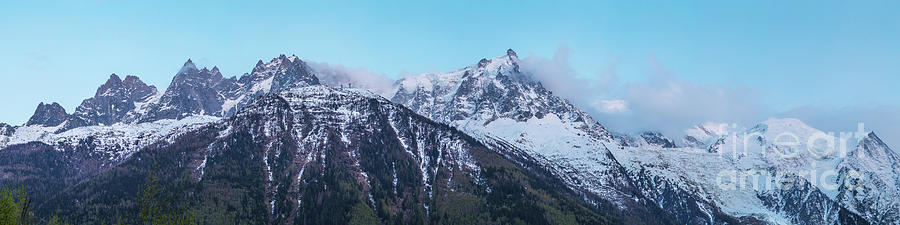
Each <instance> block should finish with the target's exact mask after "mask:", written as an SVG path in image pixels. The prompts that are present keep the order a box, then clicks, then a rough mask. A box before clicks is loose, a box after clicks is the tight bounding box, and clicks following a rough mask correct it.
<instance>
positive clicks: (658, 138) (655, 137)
mask: <svg viewBox="0 0 900 225" xmlns="http://www.w3.org/2000/svg"><path fill="white" fill-rule="evenodd" d="M641 138H643V139H644V141H645V142H647V144H650V145H652V146H657V147H661V148H675V147H677V146H675V142H673V141H672V140H670V139H669V138H668V137H666V136H665V135H663V134H662V133H660V132H656V131H644V132H641Z"/></svg>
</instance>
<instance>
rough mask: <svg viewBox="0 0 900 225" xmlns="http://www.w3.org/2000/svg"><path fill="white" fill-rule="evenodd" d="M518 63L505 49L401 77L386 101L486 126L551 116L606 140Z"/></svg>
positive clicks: (437, 117) (599, 128)
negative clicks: (447, 69) (466, 63)
mask: <svg viewBox="0 0 900 225" xmlns="http://www.w3.org/2000/svg"><path fill="white" fill-rule="evenodd" d="M518 63H519V61H518V56H517V55H516V54H515V52H514V51H511V50H507V51H506V52H505V54H503V55H500V56H497V57H494V58H491V59H482V60H480V61H478V62H477V63H476V64H474V65H470V66H467V67H465V68H463V69H460V70H456V71H453V72H449V73H441V74H422V75H418V76H412V77H407V78H404V79H403V80H401V81H398V83H399V85H398V88H397V91H396V92H395V93H394V96H393V97H392V98H391V99H392V101H395V102H399V103H401V104H404V105H406V106H407V107H409V108H411V109H413V110H415V111H416V112H418V113H420V114H423V115H426V116H429V117H431V118H432V119H434V120H438V121H442V122H448V123H452V122H454V121H463V120H471V121H473V122H474V121H478V123H481V124H484V125H487V124H490V123H492V122H493V121H496V120H498V119H502V118H508V119H512V120H515V121H517V122H526V121H528V120H529V119H532V118H535V119H543V118H545V116H547V115H551V114H552V115H553V117H556V118H559V119H560V120H561V121H563V122H564V123H571V124H574V125H573V126H576V127H578V128H579V129H582V130H591V131H590V132H589V133H593V134H596V135H592V136H595V137H598V138H599V137H601V136H602V139H611V135H610V134H609V133H608V132H607V131H606V130H605V129H604V128H602V126H601V125H600V124H599V123H597V122H596V121H594V120H593V119H591V118H590V116H589V115H587V113H585V112H583V111H581V110H579V109H577V108H575V107H574V106H573V105H572V104H570V103H569V102H568V101H566V100H565V99H562V98H560V97H558V96H555V95H553V94H552V92H550V91H549V90H547V89H545V88H544V86H543V85H542V84H541V83H540V82H538V81H535V80H534V79H530V78H531V76H530V75H529V74H526V73H525V72H522V71H520V70H519V64H518ZM473 124H474V123H473Z"/></svg>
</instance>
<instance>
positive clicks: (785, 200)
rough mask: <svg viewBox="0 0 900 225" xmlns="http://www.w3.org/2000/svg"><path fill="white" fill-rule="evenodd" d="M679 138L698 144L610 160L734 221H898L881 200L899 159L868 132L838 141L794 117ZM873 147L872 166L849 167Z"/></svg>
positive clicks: (698, 130) (703, 128)
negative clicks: (689, 194) (688, 192)
mask: <svg viewBox="0 0 900 225" xmlns="http://www.w3.org/2000/svg"><path fill="white" fill-rule="evenodd" d="M686 133H687V136H686V137H685V140H688V139H692V140H697V141H695V142H694V143H695V144H694V145H691V146H688V147H682V148H673V149H665V150H658V149H656V150H648V149H646V148H631V147H628V148H625V149H624V150H625V151H623V152H615V153H617V154H616V157H617V158H618V159H620V160H621V161H622V162H623V164H626V165H627V167H629V168H630V169H632V170H642V171H650V172H651V173H654V174H659V176H661V177H669V179H670V180H676V181H677V182H674V184H675V185H679V186H682V187H683V188H684V189H693V190H697V191H696V193H698V195H699V196H701V197H702V198H704V199H708V200H709V201H711V202H714V203H715V204H716V205H718V206H720V207H721V208H722V209H723V210H724V211H725V212H727V213H728V214H730V215H735V216H738V217H745V216H752V217H756V218H759V219H760V220H763V221H767V222H772V223H783V224H821V223H851V222H853V223H856V222H861V221H862V220H865V221H866V222H869V223H874V224H896V223H897V220H896V219H892V217H893V216H896V205H897V201H896V200H894V199H896V198H891V197H887V196H891V195H896V193H897V190H900V185H898V184H897V182H896V181H895V180H892V179H893V178H896V177H898V174H900V172H897V171H896V170H895V169H893V168H896V166H893V165H896V164H897V162H900V161H898V160H896V158H897V157H896V153H894V152H893V151H891V150H890V149H889V148H887V145H885V144H884V143H883V142H881V141H880V140H878V138H877V137H876V136H875V135H874V133H869V134H867V135H863V136H861V137H843V139H841V138H842V137H841V136H835V135H833V134H829V133H826V132H823V131H820V130H817V129H815V128H812V127H810V126H808V125H806V124H805V123H803V122H802V121H800V120H796V119H769V120H767V121H764V122H762V123H760V124H757V125H755V126H752V127H751V128H749V129H744V130H738V129H732V130H729V127H728V126H722V125H700V126H696V127H694V128H691V129H690V130H688V131H687V132H686ZM700 140H702V141H700ZM828 140H831V141H834V142H833V144H835V145H834V146H831V145H830V144H831V143H832V142H829V141H828ZM854 140H857V141H858V147H854V146H853V145H854ZM842 145H847V146H848V148H846V149H849V151H848V150H846V149H844V148H842ZM872 149H875V150H874V153H872V154H874V155H877V156H876V157H874V158H877V159H878V160H876V161H871V159H873V158H868V157H867V158H866V159H864V160H868V161H866V162H865V163H854V162H858V161H859V159H860V158H859V157H858V156H857V155H865V154H867V153H862V152H868V151H870V150H872ZM860 153H862V154H860ZM863 165H866V166H863ZM876 174H878V175H876ZM785 187H786V188H785ZM863 190H869V191H868V192H867V193H861V192H862V191H863ZM872 190H877V191H872ZM875 196H878V197H875ZM867 198H868V199H867ZM863 199H866V200H865V202H866V203H860V202H862V201H864V200H863Z"/></svg>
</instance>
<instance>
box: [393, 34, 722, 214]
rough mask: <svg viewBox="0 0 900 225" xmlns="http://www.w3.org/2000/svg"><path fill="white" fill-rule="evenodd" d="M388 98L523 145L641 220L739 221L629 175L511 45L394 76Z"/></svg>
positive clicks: (576, 184) (588, 123) (573, 182)
mask: <svg viewBox="0 0 900 225" xmlns="http://www.w3.org/2000/svg"><path fill="white" fill-rule="evenodd" d="M392 101H394V102H397V103H401V104H404V105H406V106H408V107H409V108H410V109H413V110H415V111H416V112H418V113H419V114H422V115H424V116H427V117H430V118H432V119H434V120H436V121H441V122H445V123H448V124H450V125H452V126H455V127H457V128H459V129H461V130H463V131H465V132H467V133H469V134H470V135H473V136H474V137H476V138H477V139H479V140H482V141H484V142H497V143H503V144H506V145H511V146H515V147H516V148H520V149H523V150H524V151H526V152H527V153H528V154H529V155H531V156H532V157H535V158H539V159H543V160H545V162H544V164H546V166H547V167H548V168H550V169H551V171H554V173H556V174H557V176H560V177H562V178H563V179H564V180H565V181H566V182H567V184H568V185H569V186H570V188H573V189H582V190H586V191H587V192H589V193H592V194H595V195H598V196H600V198H601V199H603V200H605V201H610V202H612V204H613V205H615V207H618V208H620V209H622V210H625V211H629V214H632V215H636V217H643V218H641V219H644V220H646V219H647V218H648V217H651V216H655V217H661V218H663V219H662V220H664V221H673V222H674V223H728V222H736V221H737V220H736V219H735V218H731V217H729V216H727V215H724V214H722V213H721V212H720V211H719V210H718V209H717V208H716V206H714V205H710V204H709V203H706V202H704V201H703V200H701V199H696V198H694V197H693V196H691V195H690V192H689V191H690V190H682V189H667V187H664V186H663V187H660V186H655V184H656V183H642V182H640V180H652V179H654V178H651V177H647V176H646V174H643V173H642V172H640V171H637V172H632V173H629V172H628V171H627V170H626V168H625V167H623V166H622V165H621V164H620V163H619V161H618V160H617V159H616V158H615V157H614V154H613V153H612V152H611V151H616V150H617V149H618V148H621V147H620V146H619V145H618V144H617V140H615V138H614V136H613V135H612V134H611V133H610V132H609V131H607V130H606V129H605V128H604V127H603V126H602V125H600V123H598V122H597V121H595V120H593V119H592V118H591V117H590V116H589V115H588V114H587V113H585V112H583V111H581V110H579V109H578V108H576V107H574V106H573V105H572V104H570V103H569V102H567V101H566V100H564V99H562V98H560V97H557V96H555V95H553V94H552V93H551V92H550V91H548V90H547V89H545V88H544V87H543V85H542V84H541V83H540V82H537V81H535V80H534V79H532V76H531V75H530V74H527V73H525V72H523V71H520V70H519V65H518V56H517V55H516V53H515V52H514V51H512V50H508V51H507V54H505V55H502V56H499V57H495V58H492V59H482V60H480V61H479V62H478V63H476V64H474V65H471V66H468V67H466V68H463V69H460V70H456V71H453V72H449V73H441V74H422V75H418V76H413V77H407V78H404V79H403V80H401V81H398V87H397V91H396V93H395V94H394V95H393V97H392ZM648 138H650V135H648ZM657 190H658V192H654V191H657Z"/></svg>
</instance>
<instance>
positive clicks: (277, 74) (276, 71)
mask: <svg viewBox="0 0 900 225" xmlns="http://www.w3.org/2000/svg"><path fill="white" fill-rule="evenodd" d="M241 83H243V84H244V86H246V87H247V88H249V89H250V91H251V92H254V93H255V92H258V91H263V92H270V91H271V92H276V91H282V90H287V89H291V88H296V87H304V86H309V85H317V84H319V78H318V77H316V76H315V75H314V74H313V72H312V69H311V68H310V67H309V65H307V64H306V62H303V60H300V59H299V58H297V56H295V55H292V56H290V57H288V56H286V55H284V54H281V55H279V56H278V57H275V58H273V59H272V60H270V61H269V62H268V63H263V61H262V60H260V61H259V62H257V63H256V67H254V68H253V71H252V72H250V74H246V75H244V76H242V77H241Z"/></svg>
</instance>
